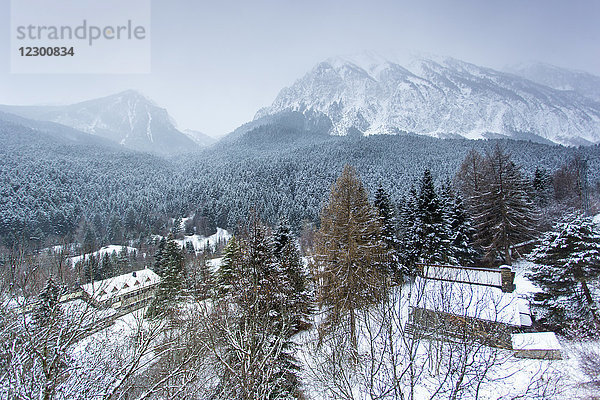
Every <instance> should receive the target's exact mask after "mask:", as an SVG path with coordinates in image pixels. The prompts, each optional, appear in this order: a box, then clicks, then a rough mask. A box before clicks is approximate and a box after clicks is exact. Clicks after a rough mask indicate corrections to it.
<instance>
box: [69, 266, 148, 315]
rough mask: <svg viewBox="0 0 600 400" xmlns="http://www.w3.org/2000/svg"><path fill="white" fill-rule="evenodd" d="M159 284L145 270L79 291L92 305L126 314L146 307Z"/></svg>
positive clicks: (99, 282)
mask: <svg viewBox="0 0 600 400" xmlns="http://www.w3.org/2000/svg"><path fill="white" fill-rule="evenodd" d="M159 283H160V276H158V275H157V274H156V273H154V272H153V271H152V270H150V269H148V268H146V269H142V270H139V271H134V272H130V273H127V274H123V275H119V276H115V277H113V278H109V279H104V280H102V281H95V282H93V283H88V284H86V285H83V286H82V287H81V289H82V291H83V296H84V298H86V299H88V300H89V301H91V302H92V303H93V304H95V305H97V306H99V307H105V308H106V307H112V308H113V309H116V310H118V311H119V312H126V311H133V310H135V309H138V308H141V307H143V306H145V305H147V304H148V302H149V301H150V300H151V299H152V297H153V296H154V292H155V291H156V288H157V286H158V284H159Z"/></svg>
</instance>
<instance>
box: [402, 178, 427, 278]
mask: <svg viewBox="0 0 600 400" xmlns="http://www.w3.org/2000/svg"><path fill="white" fill-rule="evenodd" d="M417 209H418V195H417V191H416V189H415V188H414V186H413V187H412V188H411V189H410V192H409V194H408V196H407V197H406V198H405V199H404V201H403V203H402V210H401V213H400V216H401V218H400V223H399V226H400V237H399V239H400V259H401V261H402V265H403V267H404V269H405V272H406V273H408V275H413V276H414V275H415V274H416V264H417V263H418V262H419V261H420V249H421V247H422V243H421V239H420V236H419V229H418V228H419V226H420V221H419V219H418V214H417Z"/></svg>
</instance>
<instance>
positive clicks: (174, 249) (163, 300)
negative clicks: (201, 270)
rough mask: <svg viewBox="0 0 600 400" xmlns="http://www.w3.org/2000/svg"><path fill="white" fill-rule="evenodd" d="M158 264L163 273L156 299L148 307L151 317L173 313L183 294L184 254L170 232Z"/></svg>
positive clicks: (148, 314)
mask: <svg viewBox="0 0 600 400" xmlns="http://www.w3.org/2000/svg"><path fill="white" fill-rule="evenodd" d="M158 264H159V267H160V269H161V270H162V271H163V275H162V276H161V281H160V284H159V285H158V289H157V291H156V295H155V297H154V300H153V301H152V303H151V304H150V306H149V307H148V313H147V316H148V317H149V318H160V317H164V316H168V315H172V314H173V311H174V309H175V307H176V304H177V302H178V301H179V300H180V299H181V297H182V296H183V282H184V280H185V277H184V273H183V271H184V256H183V251H182V250H181V249H180V248H179V245H178V244H177V242H176V241H175V238H174V237H173V235H172V234H169V236H168V238H167V240H166V243H165V246H164V248H163V250H162V253H161V259H160V262H159V263H158ZM155 265H156V263H155Z"/></svg>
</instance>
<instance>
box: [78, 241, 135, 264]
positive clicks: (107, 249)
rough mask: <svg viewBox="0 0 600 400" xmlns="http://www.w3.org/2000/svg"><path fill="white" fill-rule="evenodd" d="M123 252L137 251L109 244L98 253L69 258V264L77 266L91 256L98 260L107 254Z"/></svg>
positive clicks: (133, 248)
mask: <svg viewBox="0 0 600 400" xmlns="http://www.w3.org/2000/svg"><path fill="white" fill-rule="evenodd" d="M123 250H125V251H127V254H132V253H134V252H136V251H138V249H136V248H135V247H129V246H119V245H114V244H111V245H109V246H104V247H102V248H101V249H100V250H98V251H95V252H93V253H88V254H84V255H81V256H76V257H70V258H69V262H70V263H71V264H72V265H75V264H77V263H78V262H80V261H83V260H84V259H86V260H87V259H89V258H90V257H92V256H93V257H98V258H100V257H103V256H104V255H107V254H108V255H110V254H112V253H116V254H119V253H121V252H122V251H123Z"/></svg>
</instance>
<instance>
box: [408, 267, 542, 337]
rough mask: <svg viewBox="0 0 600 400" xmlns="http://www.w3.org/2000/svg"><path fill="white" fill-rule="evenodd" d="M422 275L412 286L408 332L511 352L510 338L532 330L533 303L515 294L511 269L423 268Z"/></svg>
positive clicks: (421, 269)
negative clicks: (458, 339) (461, 339)
mask: <svg viewBox="0 0 600 400" xmlns="http://www.w3.org/2000/svg"><path fill="white" fill-rule="evenodd" d="M419 272H420V274H419V275H420V276H418V277H417V278H416V279H415V281H414V283H413V289H412V291H413V292H414V293H415V294H414V295H413V296H411V302H410V314H409V320H408V324H409V327H408V328H409V331H413V332H418V333H419V334H421V335H424V336H430V337H438V338H439V337H454V338H463V339H467V338H468V339H473V338H475V339H477V340H479V341H483V342H485V343H487V344H489V345H492V346H496V347H503V348H512V345H511V336H510V335H511V333H513V332H522V331H527V330H530V329H531V326H532V319H531V312H530V310H529V301H528V300H527V299H525V298H522V297H520V296H519V295H518V294H517V293H515V292H514V291H513V290H514V284H513V279H514V273H513V272H512V271H511V270H510V268H507V267H504V268H501V269H491V268H486V269H482V268H462V267H456V266H428V265H422V266H420V271H419Z"/></svg>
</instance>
